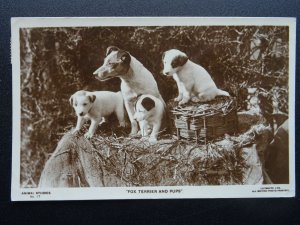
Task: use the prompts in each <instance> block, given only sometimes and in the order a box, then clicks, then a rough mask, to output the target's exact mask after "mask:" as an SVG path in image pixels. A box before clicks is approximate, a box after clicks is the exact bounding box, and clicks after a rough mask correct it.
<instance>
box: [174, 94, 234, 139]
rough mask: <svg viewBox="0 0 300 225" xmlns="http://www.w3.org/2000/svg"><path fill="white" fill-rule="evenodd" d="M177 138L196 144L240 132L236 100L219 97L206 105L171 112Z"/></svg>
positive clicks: (176, 108)
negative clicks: (193, 141) (192, 141)
mask: <svg viewBox="0 0 300 225" xmlns="http://www.w3.org/2000/svg"><path fill="white" fill-rule="evenodd" d="M171 112H172V114H173V115H174V117H173V118H174V123H175V127H176V131H177V137H178V139H180V138H185V139H189V140H195V141H196V142H199V141H202V142H204V144H206V142H207V140H212V139H215V138H218V137H221V136H223V135H224V134H233V133H235V132H236V131H237V130H238V119H237V104H236V100H235V98H232V97H223V96H222V97H217V98H216V99H215V100H213V101H210V102H206V103H193V105H187V106H185V107H180V106H176V107H174V108H173V110H171Z"/></svg>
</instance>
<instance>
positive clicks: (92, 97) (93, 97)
mask: <svg viewBox="0 0 300 225" xmlns="http://www.w3.org/2000/svg"><path fill="white" fill-rule="evenodd" d="M89 100H90V102H92V103H93V102H94V101H95V100H96V95H89Z"/></svg>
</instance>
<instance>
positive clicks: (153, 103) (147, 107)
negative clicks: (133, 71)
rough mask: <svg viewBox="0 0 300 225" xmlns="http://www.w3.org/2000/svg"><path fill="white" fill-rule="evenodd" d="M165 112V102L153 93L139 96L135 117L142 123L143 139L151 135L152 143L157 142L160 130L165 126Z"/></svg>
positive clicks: (150, 140)
mask: <svg viewBox="0 0 300 225" xmlns="http://www.w3.org/2000/svg"><path fill="white" fill-rule="evenodd" d="M164 114H165V107H164V103H163V102H162V101H161V100H160V99H159V98H157V97H154V96H152V95H141V96H139V97H138V99H137V102H136V105H135V114H134V117H133V118H134V119H135V120H137V121H138V122H139V124H140V128H141V134H142V139H144V138H146V137H147V136H148V135H149V130H152V131H151V134H150V137H149V142H150V143H151V144H156V143H157V136H158V133H159V131H160V130H162V129H163V128H164V126H163V125H164V124H165V123H163V122H164V121H163V118H164Z"/></svg>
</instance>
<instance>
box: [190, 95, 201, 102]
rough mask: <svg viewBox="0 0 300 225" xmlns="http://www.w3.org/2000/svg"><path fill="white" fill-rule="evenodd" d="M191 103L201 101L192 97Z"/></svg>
mask: <svg viewBox="0 0 300 225" xmlns="http://www.w3.org/2000/svg"><path fill="white" fill-rule="evenodd" d="M191 101H192V102H194V103H198V102H200V101H201V100H200V99H199V98H198V97H196V96H194V97H192V99H191Z"/></svg>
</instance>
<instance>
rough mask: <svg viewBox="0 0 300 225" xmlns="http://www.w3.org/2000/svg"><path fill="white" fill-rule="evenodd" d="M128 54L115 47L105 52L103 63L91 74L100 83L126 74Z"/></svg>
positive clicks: (129, 58)
mask: <svg viewBox="0 0 300 225" xmlns="http://www.w3.org/2000/svg"><path fill="white" fill-rule="evenodd" d="M130 61H131V57H130V54H129V53H128V52H126V51H124V50H122V49H119V48H118V47H115V46H110V47H108V48H107V50H106V57H105V59H104V63H103V65H102V66H101V67H99V68H98V69H97V70H96V71H95V72H94V73H93V74H94V75H96V78H97V79H98V80H100V81H104V80H107V79H110V78H113V77H117V76H122V75H124V74H126V73H127V72H128V70H129V68H130Z"/></svg>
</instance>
